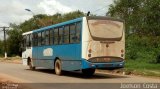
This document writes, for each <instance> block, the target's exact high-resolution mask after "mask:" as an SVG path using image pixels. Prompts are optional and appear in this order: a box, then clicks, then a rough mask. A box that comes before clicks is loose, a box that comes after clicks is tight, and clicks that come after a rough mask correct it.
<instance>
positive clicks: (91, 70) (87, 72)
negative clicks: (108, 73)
mask: <svg viewBox="0 0 160 89" xmlns="http://www.w3.org/2000/svg"><path fill="white" fill-rule="evenodd" d="M82 73H83V74H84V75H85V76H87V77H89V76H92V75H93V74H94V73H95V69H93V68H89V69H82Z"/></svg>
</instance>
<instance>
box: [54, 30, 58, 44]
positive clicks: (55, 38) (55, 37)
mask: <svg viewBox="0 0 160 89" xmlns="http://www.w3.org/2000/svg"><path fill="white" fill-rule="evenodd" d="M54 44H58V28H56V29H54Z"/></svg>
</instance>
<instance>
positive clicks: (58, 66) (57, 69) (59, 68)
mask: <svg viewBox="0 0 160 89" xmlns="http://www.w3.org/2000/svg"><path fill="white" fill-rule="evenodd" d="M54 69H55V73H56V74H57V75H61V74H62V64H61V61H60V60H59V59H57V60H56V62H55V64H54Z"/></svg>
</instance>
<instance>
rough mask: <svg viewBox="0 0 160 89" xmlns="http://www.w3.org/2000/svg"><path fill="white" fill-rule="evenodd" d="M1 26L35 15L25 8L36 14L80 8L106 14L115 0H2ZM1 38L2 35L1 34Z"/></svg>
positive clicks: (63, 11) (93, 12)
mask: <svg viewBox="0 0 160 89" xmlns="http://www.w3.org/2000/svg"><path fill="white" fill-rule="evenodd" d="M0 2H1V5H0V27H1V26H9V23H16V24H19V23H22V22H24V21H25V20H27V19H29V18H31V17H32V16H33V15H32V14H31V13H30V12H27V11H25V9H26V8H27V9H31V10H32V11H33V12H34V13H35V14H48V15H53V14H55V13H57V12H59V13H67V12H70V11H75V10H80V11H83V12H85V13H86V12H88V11H91V13H92V14H97V15H105V13H106V11H107V10H108V7H109V5H110V4H112V3H113V0H1V1H0ZM0 38H1V36H0Z"/></svg>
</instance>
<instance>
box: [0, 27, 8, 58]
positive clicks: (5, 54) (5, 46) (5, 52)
mask: <svg viewBox="0 0 160 89" xmlns="http://www.w3.org/2000/svg"><path fill="white" fill-rule="evenodd" d="M0 28H2V29H3V32H4V57H5V58H7V44H6V31H7V30H6V28H9V27H0Z"/></svg>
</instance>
